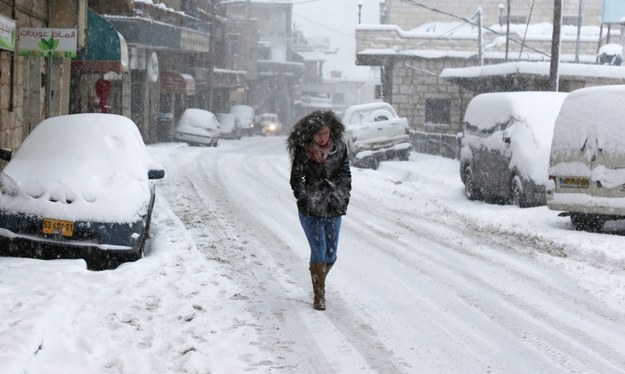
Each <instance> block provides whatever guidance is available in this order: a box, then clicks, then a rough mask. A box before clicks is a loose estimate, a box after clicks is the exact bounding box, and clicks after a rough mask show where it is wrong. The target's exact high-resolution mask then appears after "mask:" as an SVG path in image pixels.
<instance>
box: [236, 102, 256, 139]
mask: <svg viewBox="0 0 625 374" xmlns="http://www.w3.org/2000/svg"><path fill="white" fill-rule="evenodd" d="M230 113H231V114H234V115H235V116H236V117H237V118H238V121H239V126H240V127H241V134H242V135H247V136H252V135H254V125H255V122H254V108H252V107H251V106H248V105H233V106H232V108H230Z"/></svg>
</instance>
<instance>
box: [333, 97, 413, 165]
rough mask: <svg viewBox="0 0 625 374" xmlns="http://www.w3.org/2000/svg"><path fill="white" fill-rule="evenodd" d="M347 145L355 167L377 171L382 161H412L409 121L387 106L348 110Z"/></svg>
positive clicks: (351, 107)
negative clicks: (410, 157) (396, 159)
mask: <svg viewBox="0 0 625 374" xmlns="http://www.w3.org/2000/svg"><path fill="white" fill-rule="evenodd" d="M343 124H344V125H345V142H346V143H347V150H348V153H349V155H350V159H351V162H352V165H354V166H361V167H370V168H373V169H376V168H377V167H378V165H379V163H380V161H382V160H389V159H393V158H398V159H400V160H408V158H409V156H410V151H411V149H412V144H411V143H410V135H409V128H408V121H407V119H406V118H403V117H399V116H398V115H397V112H395V109H393V107H392V106H391V105H390V104H389V103H386V102H373V103H366V104H358V105H353V106H350V107H349V108H347V109H345V112H344V113H343Z"/></svg>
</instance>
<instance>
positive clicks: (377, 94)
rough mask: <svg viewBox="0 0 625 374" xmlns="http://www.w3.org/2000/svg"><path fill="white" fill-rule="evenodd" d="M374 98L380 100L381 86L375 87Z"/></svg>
mask: <svg viewBox="0 0 625 374" xmlns="http://www.w3.org/2000/svg"><path fill="white" fill-rule="evenodd" d="M375 98H376V99H382V85H381V84H376V85H375Z"/></svg>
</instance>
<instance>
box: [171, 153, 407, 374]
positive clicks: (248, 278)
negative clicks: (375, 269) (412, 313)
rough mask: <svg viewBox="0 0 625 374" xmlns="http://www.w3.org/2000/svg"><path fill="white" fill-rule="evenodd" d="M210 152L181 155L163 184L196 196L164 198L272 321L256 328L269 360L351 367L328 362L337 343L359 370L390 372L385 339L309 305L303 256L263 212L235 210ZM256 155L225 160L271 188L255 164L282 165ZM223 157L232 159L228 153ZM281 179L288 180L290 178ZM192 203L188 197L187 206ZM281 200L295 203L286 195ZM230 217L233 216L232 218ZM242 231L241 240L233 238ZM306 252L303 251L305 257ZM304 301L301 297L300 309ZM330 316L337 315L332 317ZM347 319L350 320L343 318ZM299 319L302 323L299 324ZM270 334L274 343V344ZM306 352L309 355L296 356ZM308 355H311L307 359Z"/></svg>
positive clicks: (258, 312) (281, 365)
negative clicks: (175, 171)
mask: <svg viewBox="0 0 625 374" xmlns="http://www.w3.org/2000/svg"><path fill="white" fill-rule="evenodd" d="M212 156H214V157H213V158H209V159H208V161H207V159H206V158H202V157H201V153H198V154H197V155H195V161H192V160H189V159H185V157H181V158H180V159H179V160H180V162H176V164H177V165H176V168H178V170H179V171H178V174H181V175H182V177H178V178H177V181H176V182H170V183H175V187H174V188H171V189H170V188H168V194H169V193H171V194H172V195H174V196H177V198H176V200H179V199H180V198H181V195H183V194H184V191H188V190H191V191H193V195H194V196H193V197H190V196H187V197H186V202H183V203H176V204H174V203H173V202H171V203H170V204H171V205H172V209H174V211H175V212H176V213H177V214H178V215H179V217H180V219H181V220H182V221H183V223H184V224H185V225H187V226H188V228H189V229H190V232H192V234H193V235H194V238H195V240H196V244H197V245H198V249H199V250H201V251H202V252H205V253H207V254H208V257H209V258H215V259H221V262H222V263H223V264H225V265H226V266H230V267H232V268H233V270H234V272H233V277H236V280H237V281H238V282H242V283H243V284H245V286H246V289H247V290H249V292H250V293H249V295H242V297H245V298H249V299H250V308H249V310H248V311H249V312H251V313H252V314H253V315H255V316H257V317H258V319H259V320H264V321H267V320H269V321H272V322H271V323H270V327H263V326H261V325H264V324H265V323H263V324H261V325H259V327H258V329H259V330H260V333H261V335H262V336H264V337H265V338H266V342H265V343H261V344H266V345H267V346H266V347H265V349H267V350H270V351H272V352H274V357H276V359H275V362H273V363H271V366H272V367H273V368H276V369H281V370H294V371H298V372H300V371H302V369H304V370H303V371H309V370H312V371H315V372H329V371H332V372H342V371H344V372H351V371H352V370H353V367H351V366H350V367H346V368H341V367H340V366H337V363H336V362H334V360H333V358H332V356H333V355H334V354H336V352H335V349H338V350H339V351H343V352H344V353H347V357H355V358H354V359H353V360H354V361H355V362H354V363H355V364H356V366H357V367H360V368H362V369H363V370H364V371H366V370H367V368H374V369H375V368H377V371H387V372H393V371H396V370H393V369H392V368H393V365H394V364H393V362H391V360H390V357H391V356H392V354H390V353H388V352H385V351H384V350H383V349H380V348H381V347H382V346H383V344H382V343H381V342H379V341H376V340H375V339H376V337H375V336H374V335H371V334H369V333H367V332H366V331H363V330H362V329H360V328H355V329H352V328H347V329H345V328H344V329H342V330H341V329H337V328H336V326H337V324H338V325H339V326H341V327H343V326H344V325H347V326H351V321H352V318H350V316H337V315H333V316H332V315H331V314H330V313H328V314H319V312H316V311H313V310H312V309H311V308H310V301H309V299H310V288H311V287H310V285H309V282H308V280H309V274H308V271H307V268H305V259H302V256H301V255H297V254H296V253H295V252H294V251H293V250H292V249H291V248H289V245H288V243H287V242H285V241H284V240H283V239H281V238H280V235H278V234H276V233H274V232H272V230H271V227H267V226H266V225H267V223H266V222H263V221H262V217H259V216H255V215H253V214H249V211H248V212H245V211H243V210H241V211H240V210H239V209H241V207H243V206H244V205H245V204H242V203H240V202H235V201H233V200H232V199H233V197H234V196H232V195H230V194H231V191H228V190H227V188H225V187H226V185H227V184H228V183H227V181H226V180H227V179H228V175H226V173H225V172H223V171H224V170H226V169H223V168H220V163H221V158H222V157H227V156H224V155H217V154H213V155H211V156H210V157H212ZM254 160H255V158H254V157H248V158H245V159H241V160H240V163H237V164H235V165H232V164H230V165H228V167H229V168H236V169H237V172H240V171H241V170H242V169H243V170H245V173H246V174H247V177H248V178H251V179H252V180H254V182H255V183H258V182H261V183H259V184H260V185H261V186H265V187H264V188H270V189H272V188H274V187H275V186H274V185H272V184H271V183H268V182H266V181H265V182H264V183H263V181H264V179H263V178H262V177H259V176H260V174H259V168H261V169H262V170H265V166H266V165H267V162H269V165H270V166H269V169H270V170H274V171H276V172H280V169H277V165H275V164H273V163H272V162H271V160H268V161H267V160H261V161H259V162H254ZM229 161H230V162H232V160H231V159H230V160H229ZM250 165H254V166H250ZM230 170H232V169H230ZM283 177H284V174H283ZM270 179H271V178H269V180H270ZM285 183H286V185H287V186H288V180H286V181H285ZM177 189H181V190H182V191H183V192H182V194H181V193H180V191H178V192H176V190H177ZM172 190H173V191H172ZM289 191H290V190H289ZM289 197H290V196H289ZM183 201H184V200H183ZM191 202H194V203H193V205H192V204H191ZM198 203H199V204H198ZM282 204H294V202H293V201H291V199H285V201H284V202H283V203H282ZM233 208H234V209H233ZM224 212H228V213H229V214H226V213H224ZM233 217H234V220H235V221H236V222H233ZM204 222H210V226H208V227H206V228H204V230H203V231H207V232H209V233H210V236H201V235H199V233H200V232H201V231H202V230H201V227H198V225H201V224H202V223H204ZM297 227H298V228H299V226H297ZM246 228H256V230H253V229H252V230H248V229H246ZM241 237H245V239H243V240H242V241H239V242H238V243H236V242H237V241H238V240H239V239H238V238H241ZM228 240H234V242H235V244H236V245H238V247H239V249H240V250H241V253H237V256H238V258H237V260H236V261H235V260H233V259H231V260H228V255H230V256H231V255H232V253H228V251H227V250H226V248H225V247H224V248H218V247H219V246H220V245H226V246H231V245H232V243H229V242H228ZM306 257H307V254H306V256H305V257H304V258H306ZM291 264H299V265H297V268H296V269H295V270H293V269H289V268H288V267H289V266H291ZM300 265H303V266H301V267H300ZM285 267H286V272H285ZM287 272H288V273H287ZM294 275H296V276H297V277H296V278H297V279H298V280H301V279H303V280H304V284H303V285H301V284H299V281H295V280H294V279H293V276H294ZM289 295H291V296H289ZM285 296H286V297H287V298H285ZM304 300H305V301H304ZM302 303H304V304H305V306H304V307H303V308H302ZM336 317H341V319H340V320H335V319H334V318H336ZM345 321H349V322H350V324H347V323H346V324H344V323H343V322H345ZM304 326H306V327H307V329H303V327H304ZM320 327H321V328H320ZM276 341H277V342H278V345H277V347H275V346H274V344H275V342H276ZM329 342H330V343H332V342H336V346H335V347H332V346H331V345H330V346H328V343H329ZM332 348H335V349H332ZM293 357H295V358H293ZM304 357H307V358H308V359H307V360H302V358H304ZM310 357H312V358H314V360H311V359H309V358H310ZM322 357H326V358H325V360H323V359H320V358H322ZM306 368H308V369H306Z"/></svg>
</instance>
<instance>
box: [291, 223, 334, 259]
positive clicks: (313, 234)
mask: <svg viewBox="0 0 625 374" xmlns="http://www.w3.org/2000/svg"><path fill="white" fill-rule="evenodd" d="M299 222H300V223H301V224H302V228H303V229H304V233H305V234H306V239H308V244H309V245H310V263H318V262H325V263H326V264H333V263H334V262H335V261H336V251H337V248H338V244H339V230H340V229H341V217H340V216H339V217H336V218H320V217H313V216H307V215H305V214H302V213H301V212H300V213H299Z"/></svg>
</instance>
